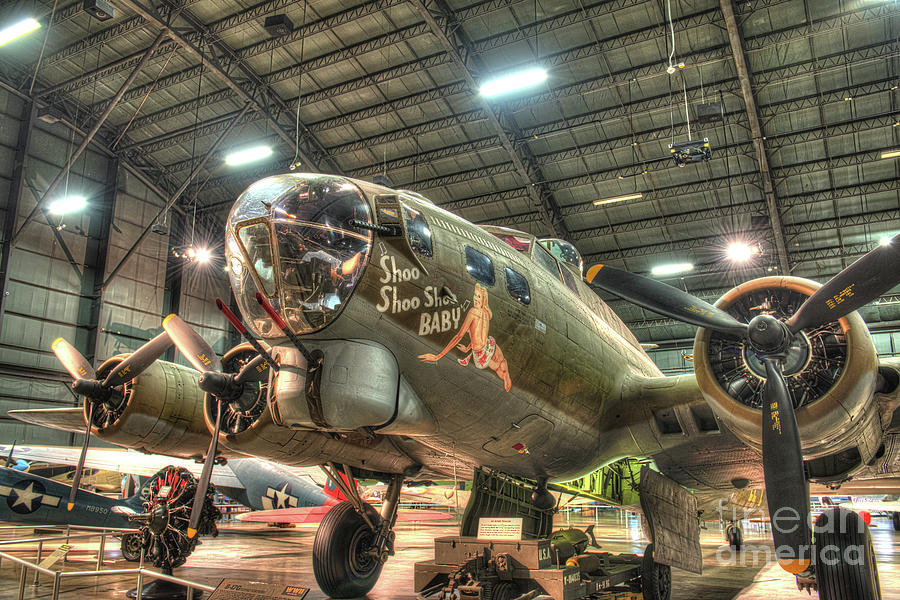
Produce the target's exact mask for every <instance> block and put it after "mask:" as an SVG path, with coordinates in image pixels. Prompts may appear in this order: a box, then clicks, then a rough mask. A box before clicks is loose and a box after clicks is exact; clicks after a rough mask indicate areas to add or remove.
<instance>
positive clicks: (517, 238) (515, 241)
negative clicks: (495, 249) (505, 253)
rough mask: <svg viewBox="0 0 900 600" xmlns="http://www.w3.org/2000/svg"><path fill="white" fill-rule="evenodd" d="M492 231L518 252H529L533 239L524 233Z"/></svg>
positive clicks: (492, 233)
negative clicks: (514, 233)
mask: <svg viewBox="0 0 900 600" xmlns="http://www.w3.org/2000/svg"><path fill="white" fill-rule="evenodd" d="M490 233H491V235H493V236H494V237H496V238H497V239H499V240H502V241H503V242H504V243H505V244H507V245H509V246H510V247H511V248H512V249H513V250H515V251H516V252H524V253H526V254H527V253H528V250H529V248H531V239H530V238H528V237H525V236H524V235H513V234H511V233H498V232H496V231H491V232H490Z"/></svg>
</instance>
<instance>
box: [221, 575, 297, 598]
mask: <svg viewBox="0 0 900 600" xmlns="http://www.w3.org/2000/svg"><path fill="white" fill-rule="evenodd" d="M308 592H309V588H305V587H301V586H299V585H290V584H284V583H267V582H264V581H243V580H241V579H223V580H222V582H221V583H219V585H218V587H216V589H215V590H214V591H213V593H212V594H210V595H209V598H208V600H303V597H304V596H306V594H307V593H308Z"/></svg>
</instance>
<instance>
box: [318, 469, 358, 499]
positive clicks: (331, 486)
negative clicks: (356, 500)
mask: <svg viewBox="0 0 900 600" xmlns="http://www.w3.org/2000/svg"><path fill="white" fill-rule="evenodd" d="M338 475H339V476H340V478H341V479H343V480H344V483H346V484H347V485H352V486H354V487H355V486H356V485H357V484H356V480H355V479H354V480H353V481H347V476H346V475H344V474H343V473H338ZM324 491H325V495H326V496H328V497H329V498H331V499H332V500H334V501H335V502H336V503H337V502H343V501H344V500H347V499H348V498H347V496H345V495H344V493H343V492H342V491H341V488H339V487H338V486H337V485H336V484H335V483H334V481H332V479H331V477H329V478H328V479H326V480H325V490H324Z"/></svg>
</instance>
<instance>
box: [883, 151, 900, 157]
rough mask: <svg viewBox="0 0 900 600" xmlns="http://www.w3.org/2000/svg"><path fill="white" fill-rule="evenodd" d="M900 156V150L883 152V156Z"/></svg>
mask: <svg viewBox="0 0 900 600" xmlns="http://www.w3.org/2000/svg"><path fill="white" fill-rule="evenodd" d="M898 157H900V150H888V151H887V152H882V153H881V158H898Z"/></svg>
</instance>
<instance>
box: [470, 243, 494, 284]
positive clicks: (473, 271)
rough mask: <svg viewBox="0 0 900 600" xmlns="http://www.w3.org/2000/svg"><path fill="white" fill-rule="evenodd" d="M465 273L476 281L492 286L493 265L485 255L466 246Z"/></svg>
mask: <svg viewBox="0 0 900 600" xmlns="http://www.w3.org/2000/svg"><path fill="white" fill-rule="evenodd" d="M466 271H468V272H469V275H471V276H472V278H473V279H475V280H476V281H480V282H481V283H483V284H485V285H494V263H493V261H492V260H491V257H490V256H488V255H487V254H482V253H481V252H479V251H478V250H476V249H475V248H470V247H469V246H466Z"/></svg>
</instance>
